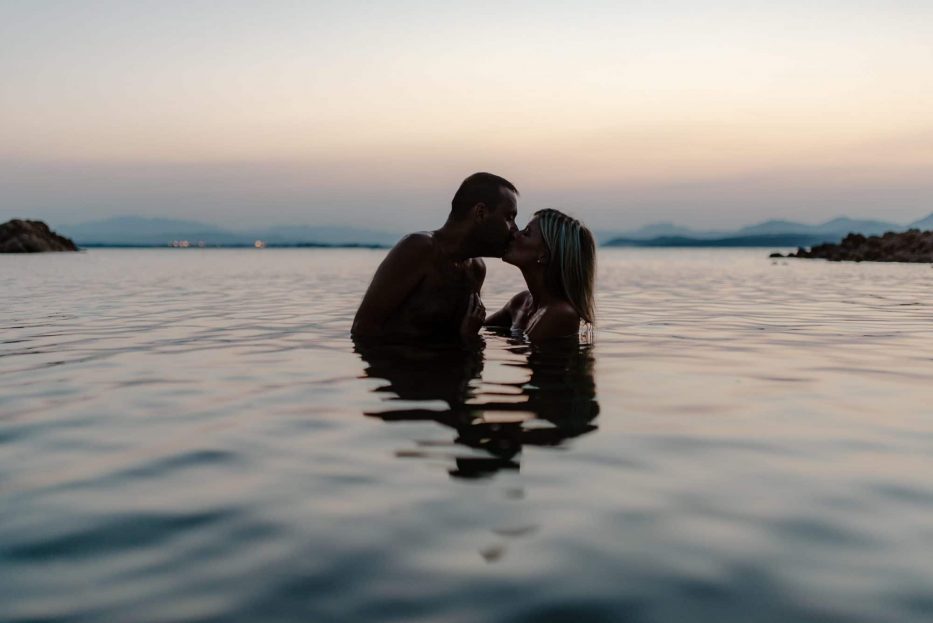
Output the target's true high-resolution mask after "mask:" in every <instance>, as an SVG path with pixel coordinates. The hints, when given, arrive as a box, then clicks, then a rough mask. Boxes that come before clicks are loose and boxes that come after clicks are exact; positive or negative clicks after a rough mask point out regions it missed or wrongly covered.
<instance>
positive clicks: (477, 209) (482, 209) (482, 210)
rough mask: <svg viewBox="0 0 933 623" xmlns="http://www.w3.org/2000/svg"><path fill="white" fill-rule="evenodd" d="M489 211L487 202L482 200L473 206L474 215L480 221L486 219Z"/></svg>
mask: <svg viewBox="0 0 933 623" xmlns="http://www.w3.org/2000/svg"><path fill="white" fill-rule="evenodd" d="M488 213H489V211H488V210H487V209H486V204H485V203H483V202H482V201H481V202H479V203H477V204H476V205H474V206H473V217H474V218H475V219H476V220H478V221H481V222H482V221H485V220H486V216H487V214H488Z"/></svg>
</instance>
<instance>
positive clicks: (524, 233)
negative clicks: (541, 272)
mask: <svg viewBox="0 0 933 623" xmlns="http://www.w3.org/2000/svg"><path fill="white" fill-rule="evenodd" d="M546 257H547V246H546V245H545V244H544V238H543V237H542V236H541V227H540V225H539V223H538V217H534V218H533V219H531V220H530V221H529V222H528V225H526V226H525V229H522V230H521V231H518V232H516V233H515V236H514V237H513V238H512V242H511V243H509V246H508V248H507V249H506V251H505V255H503V256H502V261H503V262H506V263H508V264H512V265H514V266H518V267H519V268H524V267H526V266H532V265H534V264H537V263H538V260H539V259H545V258H546Z"/></svg>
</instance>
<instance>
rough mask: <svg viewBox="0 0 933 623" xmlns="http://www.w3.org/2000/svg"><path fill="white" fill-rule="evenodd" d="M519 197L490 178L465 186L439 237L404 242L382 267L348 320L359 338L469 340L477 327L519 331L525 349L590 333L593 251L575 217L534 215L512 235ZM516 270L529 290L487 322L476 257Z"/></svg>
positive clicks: (482, 269)
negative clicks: (585, 328)
mask: <svg viewBox="0 0 933 623" xmlns="http://www.w3.org/2000/svg"><path fill="white" fill-rule="evenodd" d="M517 203H518V191H517V190H516V189H515V186H514V185H513V184H512V183H511V182H509V181H508V180H506V179H503V178H501V177H499V176H497V175H492V174H490V173H475V174H473V175H471V176H470V177H468V178H466V179H465V180H464V181H463V183H462V184H461V185H460V188H459V189H458V190H457V193H456V194H455V195H454V198H453V201H452V203H451V210H450V215H449V216H448V217H447V222H446V223H444V226H443V227H441V228H440V229H438V230H436V231H433V232H418V233H414V234H409V235H408V236H405V237H404V238H402V240H401V241H400V242H399V243H398V244H396V245H395V247H394V248H393V249H392V250H391V251H389V254H388V255H387V256H386V258H385V259H384V260H383V261H382V264H380V265H379V268H378V269H377V270H376V274H375V276H374V277H373V280H372V283H370V285H369V289H368V290H367V291H366V295H365V296H364V297H363V302H362V303H360V308H359V310H357V312H356V318H355V319H354V320H353V335H354V337H357V338H365V337H392V338H406V339H411V338H414V339H417V340H419V341H421V340H422V339H424V338H434V339H440V340H451V339H458V338H459V339H460V340H463V341H470V340H471V339H473V338H475V336H476V334H477V333H478V331H479V329H480V327H481V326H483V325H486V326H493V327H505V328H508V329H511V330H512V331H516V332H521V333H523V334H524V335H526V336H527V337H528V339H529V340H531V341H532V342H540V341H543V340H549V339H552V338H555V337H563V336H572V335H577V334H578V333H579V330H580V322H581V321H583V322H585V323H587V324H590V325H591V324H592V323H593V321H594V310H593V278H594V274H595V272H596V244H595V241H594V240H593V235H592V234H591V233H590V231H589V230H588V229H587V228H586V227H584V226H583V224H582V223H580V222H579V221H577V220H576V219H574V218H571V217H569V216H567V215H566V214H564V213H562V212H558V211H557V210H540V211H538V212H536V213H535V215H534V217H533V218H532V219H531V221H529V223H528V225H527V226H526V227H525V228H524V229H523V230H521V231H519V230H518V228H517V227H516V226H515V217H516V216H517V214H518V207H517ZM483 257H501V258H502V259H503V261H505V262H507V263H509V264H512V265H514V266H516V267H517V268H518V269H519V270H521V271H522V275H523V276H524V277H525V284H526V285H527V286H528V289H527V290H525V291H523V292H520V293H519V294H517V295H515V296H514V297H512V299H511V300H510V301H509V302H508V303H507V304H506V305H505V307H503V308H502V309H501V310H499V311H498V312H496V313H494V314H491V315H489V316H488V317H487V316H486V314H485V308H484V307H483V304H482V301H481V300H480V290H481V288H482V286H483V281H484V280H485V278H486V265H485V264H484V263H483V260H482V259H481V258H483Z"/></svg>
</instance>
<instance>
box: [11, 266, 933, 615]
mask: <svg viewBox="0 0 933 623" xmlns="http://www.w3.org/2000/svg"><path fill="white" fill-rule="evenodd" d="M383 253H384V251H370V250H326V249H307V250H271V249H265V250H246V249H243V250H190V249H189V250H168V249H166V250H158V249H154V250H92V251H88V252H84V253H81V254H48V255H37V256H24V257H19V256H17V257H11V256H5V257H0V298H2V301H3V304H2V306H0V620H3V621H255V620H277V621H440V620H443V621H478V620H482V621H507V622H519V621H536V622H540V621H646V622H647V621H661V622H666V621H684V620H690V621H717V622H718V621H723V620H754V621H775V622H778V621H780V622H785V621H789V620H799V621H866V622H867V621H873V622H874V621H928V620H930V612H933V556H931V552H933V476H931V474H933V390H931V388H933V304H931V301H933V297H931V292H933V270H931V269H930V266H928V265H871V264H845V263H843V264H834V263H825V262H819V261H809V262H808V261H773V260H769V259H768V258H767V257H765V256H766V254H767V253H766V252H764V251H762V250H624V249H610V250H602V251H601V254H600V261H601V265H600V274H599V299H598V303H599V312H600V323H599V327H598V330H597V331H596V334H595V338H594V340H593V341H592V344H584V345H582V346H581V347H579V348H571V349H553V350H543V351H542V350H534V349H531V348H530V347H529V346H528V345H526V344H523V343H521V342H520V341H517V340H514V339H512V338H510V337H509V336H505V335H499V334H494V333H487V334H485V336H484V340H485V347H484V348H483V349H482V350H481V351H479V352H469V351H463V350H460V349H418V348H409V349H404V348H398V347H397V348H394V349H391V348H390V349H387V348H374V347H369V346H367V345H363V344H354V343H353V341H351V340H350V339H349V337H348V331H347V329H348V327H349V324H350V321H351V318H352V315H353V312H354V311H355V306H356V303H357V302H358V300H359V298H360V296H361V294H362V291H363V289H364V288H365V286H366V284H367V282H368V280H369V277H370V275H371V274H372V271H373V269H374V268H375V266H376V265H377V264H378V262H379V260H380V259H381V257H382V255H383ZM519 287H520V279H519V276H518V275H517V273H515V272H514V271H513V269H510V267H507V266H504V265H502V264H500V263H498V262H491V263H490V266H489V277H488V279H487V287H486V290H485V292H484V296H485V299H486V304H487V307H488V308H490V309H492V308H495V307H496V306H498V305H501V304H502V303H504V302H505V301H506V300H507V298H508V297H509V296H510V295H511V294H513V293H514V292H516V291H517V290H518V289H519Z"/></svg>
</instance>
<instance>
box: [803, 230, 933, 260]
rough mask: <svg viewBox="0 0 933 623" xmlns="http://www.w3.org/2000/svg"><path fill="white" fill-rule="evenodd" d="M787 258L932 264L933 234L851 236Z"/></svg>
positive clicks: (902, 233) (925, 232)
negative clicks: (837, 242)
mask: <svg viewBox="0 0 933 623" xmlns="http://www.w3.org/2000/svg"><path fill="white" fill-rule="evenodd" d="M787 257H808V258H821V259H826V260H831V261H833V262H840V261H849V262H922V263H925V262H933V231H920V230H919V229H911V230H908V231H905V232H899V233H895V232H893V231H889V232H888V233H886V234H884V235H883V236H868V237H866V236H863V235H862V234H849V235H848V236H846V237H845V238H843V239H842V242H840V243H839V244H832V243H829V242H824V243H823V244H819V245H816V246H815V247H812V248H811V249H810V250H809V251H808V250H806V249H804V248H803V247H801V248H800V249H798V250H797V253H791V254H789V255H788V256H787Z"/></svg>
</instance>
